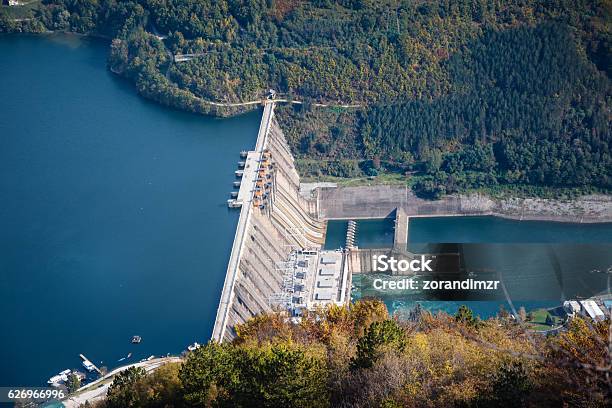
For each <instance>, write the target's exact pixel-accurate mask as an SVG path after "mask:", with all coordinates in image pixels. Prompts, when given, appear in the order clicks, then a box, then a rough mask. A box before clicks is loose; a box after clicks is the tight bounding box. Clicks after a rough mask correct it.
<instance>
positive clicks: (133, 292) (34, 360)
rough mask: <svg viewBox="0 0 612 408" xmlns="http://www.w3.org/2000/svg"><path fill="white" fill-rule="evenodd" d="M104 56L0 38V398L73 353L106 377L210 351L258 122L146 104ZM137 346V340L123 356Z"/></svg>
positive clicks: (54, 42)
mask: <svg viewBox="0 0 612 408" xmlns="http://www.w3.org/2000/svg"><path fill="white" fill-rule="evenodd" d="M107 52H108V44H107V43H106V42H104V41H100V40H93V39H87V38H82V37H77V36H67V35H51V36H8V37H7V36H5V37H0V55H2V56H3V57H2V58H1V59H0V72H1V73H2V75H0V93H1V95H2V97H1V98H0V197H2V205H0V313H1V314H2V320H1V321H2V329H1V331H2V334H0V361H1V362H2V363H1V364H0V385H2V386H9V385H10V386H17V385H18V386H23V385H42V384H44V382H45V381H46V379H47V378H49V377H51V376H52V375H53V374H56V373H57V372H59V371H61V370H63V369H65V368H77V367H80V360H79V357H78V355H79V353H83V354H85V355H86V356H87V357H88V358H89V359H91V360H92V361H93V362H94V363H96V364H98V365H99V366H107V367H113V366H116V365H118V364H119V363H118V362H117V360H119V359H120V358H122V357H124V356H126V355H127V354H128V352H132V353H133V356H132V358H131V359H129V360H127V361H132V362H133V361H135V360H139V359H141V358H145V357H148V356H149V355H152V354H154V355H165V354H166V353H179V352H181V351H182V350H183V349H184V348H185V347H186V346H187V345H188V344H190V343H193V342H194V341H199V342H205V341H207V340H208V338H209V337H210V334H211V331H212V326H213V323H214V319H215V314H216V309H217V303H218V299H219V296H220V293H221V288H222V286H223V279H224V277H225V269H226V266H227V259H228V257H229V252H230V250H231V245H232V239H233V236H234V229H235V225H236V221H237V219H238V212H237V211H230V210H228V208H227V206H226V200H227V199H228V198H229V192H230V191H231V190H232V182H233V181H234V180H235V178H234V174H233V172H234V170H236V168H237V162H238V161H239V152H240V150H243V149H249V148H251V147H252V146H253V144H254V143H255V139H256V137H257V129H258V126H259V115H260V113H259V112H253V113H250V114H247V115H244V116H241V117H237V118H233V119H228V120H216V119H212V118H206V117H201V116H196V115H191V114H187V113H183V112H178V111H174V110H171V109H167V108H164V107H161V106H158V105H156V104H154V103H151V102H148V101H146V100H144V99H143V98H141V97H139V96H138V95H137V94H136V92H135V90H134V89H133V87H132V86H130V85H129V84H128V83H126V82H125V81H123V80H122V79H120V78H118V77H116V76H115V75H113V74H111V73H110V72H109V71H108V70H107V69H106V63H105V61H106V55H107ZM133 335H140V336H142V338H143V340H142V343H141V344H138V345H132V344H131V343H130V339H131V337H132V336H133Z"/></svg>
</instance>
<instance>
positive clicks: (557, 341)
mask: <svg viewBox="0 0 612 408" xmlns="http://www.w3.org/2000/svg"><path fill="white" fill-rule="evenodd" d="M608 323H609V322H600V323H596V324H595V323H588V322H586V321H584V320H581V319H579V318H577V319H576V320H574V321H573V322H572V323H571V324H570V325H569V327H568V330H567V331H565V332H562V333H560V334H558V335H555V336H552V337H549V338H546V337H544V336H541V335H534V334H530V333H528V332H525V331H524V330H523V329H522V328H521V327H520V325H519V324H517V323H516V321H514V320H511V319H508V318H497V319H489V320H486V321H480V320H478V319H475V318H474V317H473V316H472V314H471V312H470V310H469V309H467V308H465V307H462V308H461V309H460V311H459V312H458V313H457V315H456V316H448V315H445V314H439V315H436V316H432V315H431V314H429V313H427V312H424V311H422V310H421V311H418V310H417V311H415V312H414V313H413V315H412V319H411V320H410V321H408V322H402V323H399V322H397V321H396V320H393V319H391V318H389V316H388V315H387V312H386V308H385V306H384V304H382V303H381V302H378V301H371V300H368V301H361V302H357V303H355V304H353V305H351V306H350V307H347V308H338V307H333V308H331V309H329V310H326V311H322V312H320V313H317V314H315V315H311V316H309V317H307V318H305V319H304V320H303V321H302V322H301V323H300V324H298V325H293V324H291V323H288V322H287V320H286V319H285V318H284V317H283V316H282V315H276V314H268V315H262V316H258V317H256V318H254V319H252V320H250V321H249V322H247V323H246V324H245V325H243V326H240V327H238V328H237V333H238V336H237V338H236V339H235V340H234V341H233V342H232V343H223V344H216V343H209V344H208V345H206V346H204V347H202V348H200V349H198V350H196V351H195V352H192V353H190V354H189V355H188V357H187V359H186V360H185V362H184V363H182V364H180V365H172V366H167V367H165V368H164V369H161V370H159V371H157V372H156V373H155V374H152V375H148V376H147V375H145V374H144V373H143V372H141V371H138V370H130V371H128V372H124V374H122V375H120V376H119V377H118V378H117V379H116V380H115V382H114V384H113V386H112V387H111V389H110V390H109V393H108V399H107V401H106V402H105V403H103V404H102V406H105V407H108V408H115V407H117V408H118V407H121V408H126V407H195V406H197V407H283V408H290V407H386V408H391V407H393V408H396V407H397V408H399V407H558V406H583V407H586V406H589V407H604V406H607V405H606V404H608V403H609V402H610V398H611V397H612V394H611V392H610V380H609V379H606V372H609V355H608V354H607V341H608ZM606 367H607V368H606Z"/></svg>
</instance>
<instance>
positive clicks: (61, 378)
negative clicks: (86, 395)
mask: <svg viewBox="0 0 612 408" xmlns="http://www.w3.org/2000/svg"><path fill="white" fill-rule="evenodd" d="M71 372H72V370H64V371H62V372H60V373H59V374H57V375H54V376H53V377H51V378H49V380H48V381H47V384H49V385H53V386H58V385H60V384H61V383H63V382H66V381H68V374H70V373H71Z"/></svg>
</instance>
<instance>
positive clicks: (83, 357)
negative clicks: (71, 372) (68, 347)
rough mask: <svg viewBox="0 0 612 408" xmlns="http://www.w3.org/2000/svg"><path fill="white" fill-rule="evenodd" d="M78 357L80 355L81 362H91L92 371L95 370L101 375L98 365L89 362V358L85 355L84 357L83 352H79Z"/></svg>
mask: <svg viewBox="0 0 612 408" xmlns="http://www.w3.org/2000/svg"><path fill="white" fill-rule="evenodd" d="M79 357H81V360H83V363H89V364H91V366H92V367H93V369H94V371H96V372H97V373H98V374H100V375H103V374H102V371H100V369H99V368H98V366H96V365H95V364H94V363H92V362H91V360H89V359H88V358H87V357H85V356H84V355H83V354H79Z"/></svg>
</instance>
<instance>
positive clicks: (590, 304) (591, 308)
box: [580, 300, 606, 321]
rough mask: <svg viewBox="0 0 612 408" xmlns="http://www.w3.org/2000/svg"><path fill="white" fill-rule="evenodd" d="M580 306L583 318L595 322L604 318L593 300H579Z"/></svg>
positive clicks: (603, 314)
mask: <svg viewBox="0 0 612 408" xmlns="http://www.w3.org/2000/svg"><path fill="white" fill-rule="evenodd" d="M580 306H582V310H581V314H582V315H583V316H588V317H590V318H591V319H593V320H595V321H599V320H604V319H605V318H606V315H605V313H604V312H603V311H602V310H601V309H600V308H599V306H597V303H595V301H594V300H581V301H580Z"/></svg>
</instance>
